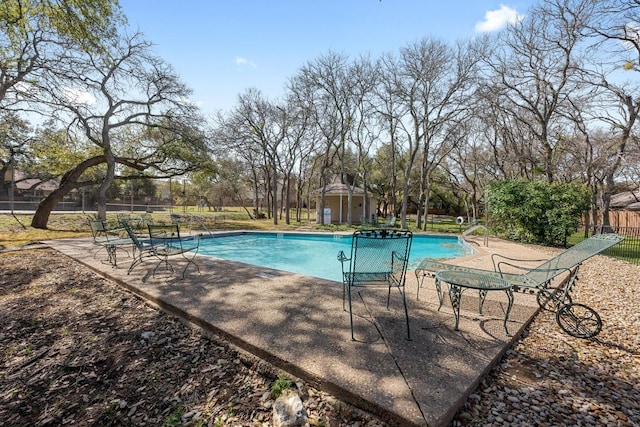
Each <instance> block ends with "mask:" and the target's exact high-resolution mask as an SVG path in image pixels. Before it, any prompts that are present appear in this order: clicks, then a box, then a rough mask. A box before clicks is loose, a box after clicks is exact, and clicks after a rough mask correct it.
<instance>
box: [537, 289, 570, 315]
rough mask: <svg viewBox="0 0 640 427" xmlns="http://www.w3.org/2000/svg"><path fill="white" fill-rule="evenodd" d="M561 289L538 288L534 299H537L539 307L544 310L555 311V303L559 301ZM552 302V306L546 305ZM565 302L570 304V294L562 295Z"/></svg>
mask: <svg viewBox="0 0 640 427" xmlns="http://www.w3.org/2000/svg"><path fill="white" fill-rule="evenodd" d="M561 292H563V291H559V290H558V289H540V290H539V291H538V293H537V295H536V301H538V305H539V306H540V308H541V309H543V310H546V311H555V310H556V305H557V304H558V303H559V302H560V294H559V293H561ZM550 301H551V302H553V306H548V305H547V304H548V303H549V302H550ZM563 302H564V303H565V304H571V302H572V300H571V295H570V294H567V295H566V296H565V297H564V301H563Z"/></svg>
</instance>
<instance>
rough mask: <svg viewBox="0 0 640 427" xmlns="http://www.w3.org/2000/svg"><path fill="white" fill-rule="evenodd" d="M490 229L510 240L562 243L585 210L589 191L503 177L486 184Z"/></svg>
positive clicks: (569, 185)
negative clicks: (501, 179) (503, 179)
mask: <svg viewBox="0 0 640 427" xmlns="http://www.w3.org/2000/svg"><path fill="white" fill-rule="evenodd" d="M487 201H488V211H489V218H490V221H491V225H492V228H493V231H494V232H495V233H497V234H499V235H503V236H505V237H507V238H509V239H512V240H519V241H522V242H527V243H540V244H544V245H566V242H567V236H569V235H571V234H572V233H574V232H575V231H576V230H577V229H578V225H579V224H580V217H581V215H582V213H583V212H584V211H586V210H588V209H589V203H590V193H589V190H588V189H587V188H586V187H584V186H582V185H576V184H571V183H551V184H549V183H547V182H543V181H526V180H506V181H501V182H495V183H492V184H490V185H489V193H488V198H487Z"/></svg>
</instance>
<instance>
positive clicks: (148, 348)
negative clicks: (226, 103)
mask: <svg viewBox="0 0 640 427" xmlns="http://www.w3.org/2000/svg"><path fill="white" fill-rule="evenodd" d="M0 312H1V313H2V317H1V319H0V351H1V353H0V354H2V357H1V358H0V420H2V424H3V425H10V426H36V425H42V426H45V425H66V424H69V425H78V426H110V425H118V426H128V425H131V426H134V425H136V426H137V425H148V426H162V425H164V426H177V425H194V426H196V425H197V426H208V425H210V426H223V425H232V426H260V425H269V423H270V420H271V417H272V405H273V402H274V396H273V395H272V385H273V384H274V382H276V381H277V378H278V375H279V374H280V373H279V372H277V371H276V370H275V369H274V368H273V367H272V366H270V365H268V364H267V363H265V362H262V361H260V360H256V359H255V358H252V357H250V356H248V355H246V354H244V353H242V352H240V351H238V350H236V349H235V348H234V347H232V346H230V345H228V344H227V343H225V342H224V341H223V340H221V339H219V338H217V337H211V336H205V335H203V332H202V331H200V330H198V329H196V328H192V327H190V326H188V325H186V324H185V323H183V322H181V321H180V320H179V319H177V318H175V317H173V316H171V315H167V314H165V313H163V312H162V311H160V310H158V309H156V308H155V307H152V306H150V305H149V304H147V303H146V302H145V301H143V300H142V299H140V298H138V297H137V296H134V295H133V294H130V293H129V292H127V291H125V290H123V289H122V288H121V287H119V286H118V285H116V284H115V283H113V282H110V281H108V280H106V279H104V278H102V277H100V276H98V275H96V274H95V273H93V272H92V271H91V270H89V269H88V268H86V267H84V266H82V265H80V264H79V263H77V262H75V261H72V260H70V259H69V258H67V257H64V256H62V255H60V254H58V253H57V252H55V251H52V250H48V249H41V250H26V251H16V252H5V253H2V254H1V255H0ZM291 380H292V381H291V387H292V388H294V389H296V391H298V393H299V394H300V395H301V397H302V399H303V402H304V406H305V409H306V410H307V413H308V416H309V424H310V425H316V426H338V425H354V424H355V425H360V426H380V425H384V423H383V422H382V421H380V420H379V419H377V418H375V417H373V416H371V415H369V414H367V413H364V412H362V411H359V410H357V409H356V408H354V407H352V406H350V405H347V404H345V403H343V402H340V401H338V400H336V399H334V398H333V397H332V396H330V395H328V394H326V393H324V392H321V391H318V390H316V389H314V388H312V387H308V386H306V385H305V384H303V383H302V382H301V381H297V383H296V382H295V379H291Z"/></svg>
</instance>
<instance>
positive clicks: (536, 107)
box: [488, 0, 594, 182]
mask: <svg viewBox="0 0 640 427" xmlns="http://www.w3.org/2000/svg"><path fill="white" fill-rule="evenodd" d="M593 3H594V2H592V1H590V0H544V1H542V2H541V3H540V4H539V5H537V6H536V7H535V8H533V9H532V10H531V11H530V13H529V15H528V16H527V18H526V19H524V20H522V21H521V22H518V23H516V24H514V25H513V26H511V27H509V28H508V29H507V30H506V31H505V32H504V33H502V34H501V36H500V38H499V40H498V42H499V46H500V49H499V50H496V51H495V52H494V54H493V55H492V56H491V57H490V59H489V61H488V64H489V67H490V68H491V70H492V76H491V77H490V78H491V79H492V80H494V81H496V80H497V81H498V82H499V85H497V86H492V87H493V88H494V89H495V90H497V91H498V92H497V93H499V95H500V98H499V99H500V105H501V108H502V109H503V110H504V111H505V112H507V113H508V114H509V115H510V116H511V117H512V119H513V121H516V122H518V123H519V124H520V125H522V126H524V127H526V128H527V129H528V133H530V134H531V136H532V137H533V139H532V140H531V141H530V143H531V144H536V145H537V146H538V147H540V150H541V152H542V158H541V159H540V160H541V164H540V165H539V167H538V169H541V170H542V171H543V173H544V175H545V176H546V179H547V181H549V182H552V181H554V180H555V173H556V160H557V159H558V157H559V155H560V154H559V153H557V151H558V150H559V149H561V147H562V145H561V144H559V140H558V136H559V135H563V129H564V127H563V126H564V117H565V115H566V110H567V109H569V108H570V104H569V100H570V99H571V97H572V96H574V95H575V94H579V93H581V91H582V90H583V87H584V86H583V84H582V80H581V79H579V78H577V77H578V76H577V74H578V73H579V70H581V67H582V60H583V58H582V55H583V54H584V51H583V50H582V49H581V46H582V47H584V46H583V45H581V42H583V41H584V35H583V30H584V29H585V26H586V25H587V24H588V22H589V20H590V19H591V16H592V12H591V10H592V5H593ZM535 157H536V159H538V158H539V157H538V156H535Z"/></svg>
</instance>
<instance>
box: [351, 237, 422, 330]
mask: <svg viewBox="0 0 640 427" xmlns="http://www.w3.org/2000/svg"><path fill="white" fill-rule="evenodd" d="M412 238H413V233H411V231H408V230H389V229H373V230H358V231H355V232H354V233H353V236H352V243H351V253H350V256H348V257H347V255H346V254H345V253H344V251H340V252H339V253H338V261H340V262H341V264H342V281H343V289H342V308H343V309H344V310H346V301H348V302H349V318H350V322H351V339H352V340H355V337H354V332H353V304H352V296H353V295H352V294H353V289H352V288H354V287H358V286H371V285H383V286H387V287H388V293H387V309H388V308H389V300H390V298H391V288H392V287H396V288H398V290H399V291H400V295H401V297H402V304H403V307H404V314H405V320H406V323H407V339H408V340H410V339H411V333H410V330H409V313H408V311H407V300H406V297H405V280H406V273H407V265H408V261H409V252H410V251H411V241H412Z"/></svg>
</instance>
